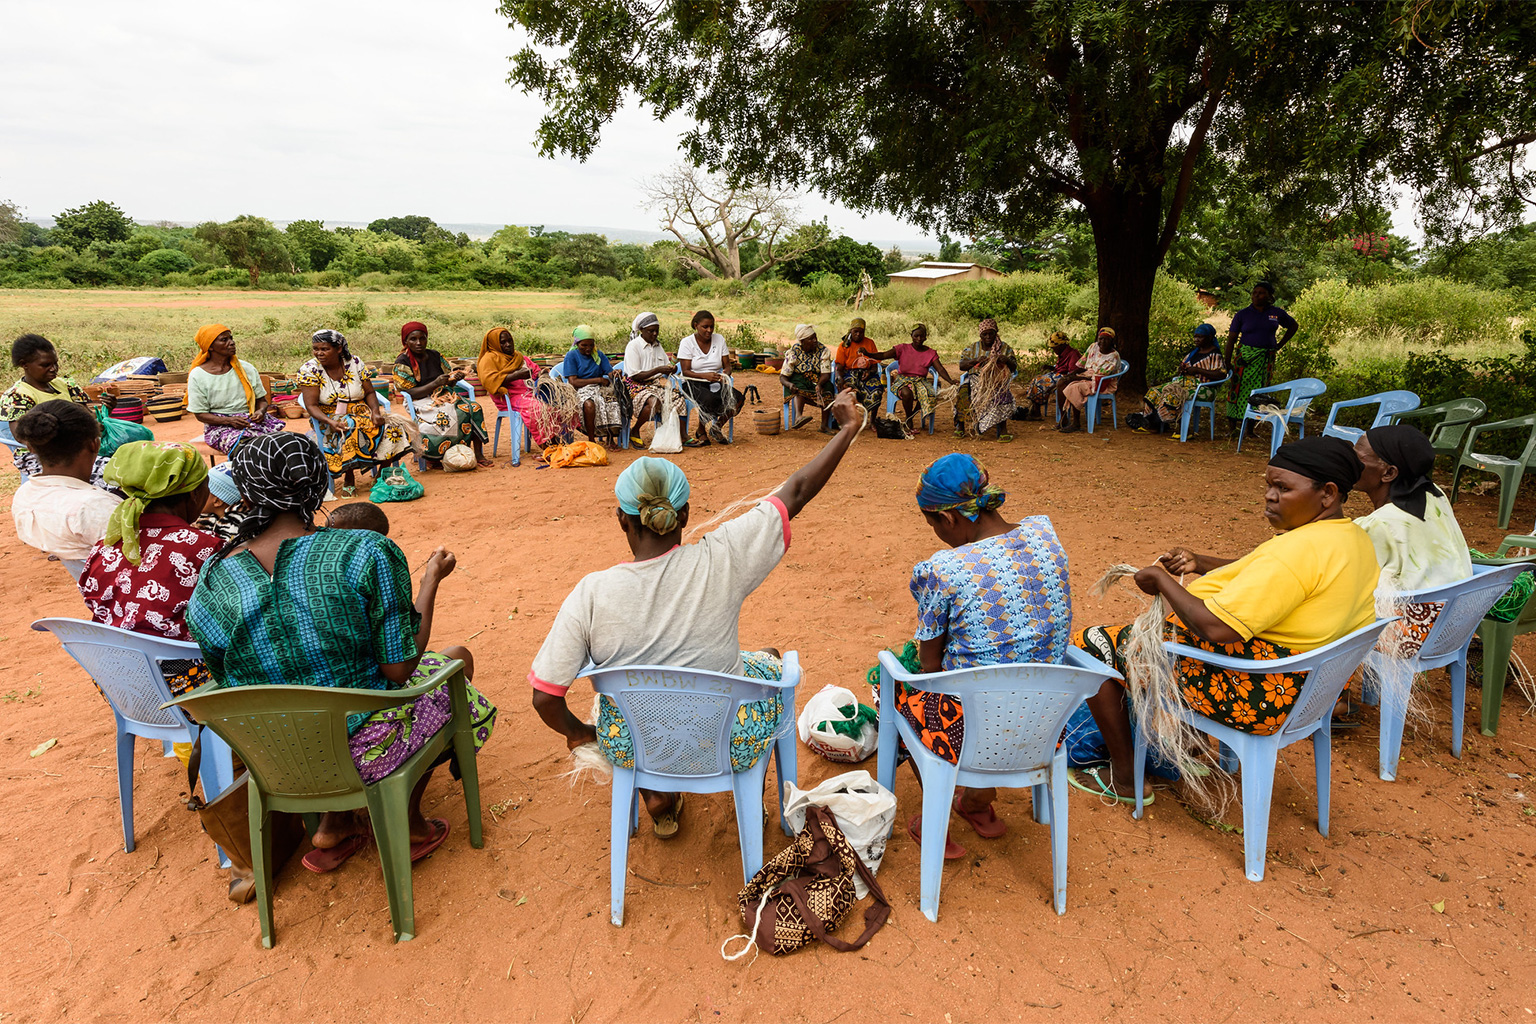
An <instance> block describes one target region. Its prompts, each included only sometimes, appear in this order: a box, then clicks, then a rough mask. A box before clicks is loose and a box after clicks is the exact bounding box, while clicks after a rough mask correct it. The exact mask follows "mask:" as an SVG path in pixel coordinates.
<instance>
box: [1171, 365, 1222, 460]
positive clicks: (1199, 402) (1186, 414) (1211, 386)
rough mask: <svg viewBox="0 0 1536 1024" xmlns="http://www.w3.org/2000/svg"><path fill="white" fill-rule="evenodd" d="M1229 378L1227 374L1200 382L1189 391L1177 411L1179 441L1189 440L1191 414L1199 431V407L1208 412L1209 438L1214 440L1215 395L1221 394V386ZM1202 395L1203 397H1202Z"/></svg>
mask: <svg viewBox="0 0 1536 1024" xmlns="http://www.w3.org/2000/svg"><path fill="white" fill-rule="evenodd" d="M1231 380H1232V376H1231V374H1228V375H1227V376H1225V377H1223V378H1221V379H1220V380H1213V381H1210V382H1208V383H1206V384H1202V385H1200V386H1199V387H1198V388H1195V389H1194V390H1193V391H1191V392H1190V393H1189V397H1188V398H1187V399H1185V400H1184V409H1183V411H1182V412H1180V413H1179V441H1180V442H1181V443H1182V442H1184V441H1188V440H1189V421H1190V417H1191V416H1193V417H1194V421H1195V430H1196V431H1197V432H1198V431H1199V429H1200V410H1201V409H1205V410H1206V411H1208V412H1209V413H1210V426H1211V440H1212V441H1214V440H1216V400H1217V396H1218V395H1220V394H1221V390H1222V388H1224V387H1226V386H1227V384H1228V383H1229V382H1230V381H1231ZM1202 395H1204V396H1205V397H1203V398H1202V397H1201V396H1202Z"/></svg>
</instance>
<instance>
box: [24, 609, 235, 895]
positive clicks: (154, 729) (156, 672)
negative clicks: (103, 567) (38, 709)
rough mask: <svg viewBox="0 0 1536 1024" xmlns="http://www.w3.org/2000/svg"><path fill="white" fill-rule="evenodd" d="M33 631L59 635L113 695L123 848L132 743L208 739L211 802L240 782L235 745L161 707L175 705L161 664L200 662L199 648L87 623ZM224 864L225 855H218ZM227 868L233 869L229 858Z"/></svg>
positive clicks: (64, 622)
mask: <svg viewBox="0 0 1536 1024" xmlns="http://www.w3.org/2000/svg"><path fill="white" fill-rule="evenodd" d="M32 628H33V629H35V630H37V631H38V632H40V633H52V634H53V635H54V636H56V637H58V638H59V643H60V644H62V645H63V647H64V650H65V652H67V653H68V654H69V656H70V657H71V658H74V659H75V661H77V662H79V664H80V667H81V668H83V669H85V671H86V674H87V675H89V676H90V677H91V678H92V679H93V680H95V682H96V685H97V686H98V687H100V688H101V692H102V693H103V694H104V695H105V696H106V698H107V705H108V706H109V707H110V708H111V709H112V717H113V718H114V719H116V721H117V794H118V799H119V802H120V804H121V805H122V813H123V849H124V850H125V851H126V852H128V853H132V852H133V845H134V843H133V740H134V737H135V736H143V737H145V738H147V739H154V740H160V741H161V742H162V743H165V744H170V743H195V742H197V738H198V736H199V734H201V735H202V737H203V756H202V762H201V764H200V770H199V772H198V776H199V778H201V779H202V783H203V793H204V794H205V797H206V799H208V800H212V799H213V798H214V797H216V796H218V795H219V794H220V793H222V792H224V790H225V789H227V788H228V787H229V784H230V783H232V782H234V780H235V771H234V759H233V756H232V755H231V754H230V750H229V745H228V744H226V743H225V742H224V741H223V740H221V739H219V737H218V736H216V735H214V733H213V732H212V731H210V730H206V729H204V728H203V727H202V726H201V725H198V724H197V723H196V722H194V721H193V720H192V719H190V718H188V717H187V714H186V712H184V711H182V710H181V709H180V708H176V707H169V708H167V707H162V705H164V704H166V703H168V702H170V701H172V700H175V699H176V698H175V697H173V696H172V695H171V690H170V687H168V686H166V685H165V676H164V675H162V674H161V672H160V663H161V662H162V661H188V660H199V659H201V658H202V656H203V652H202V651H201V650H199V649H198V646H197V644H194V643H187V642H184V641H180V640H166V639H163V638H161V637H154V636H148V635H146V634H144V633H135V632H133V631H131V630H127V629H118V628H117V627H116V626H103V625H102V624H101V623H99V622H91V621H88V620H84V619H62V618H49V619H38V620H37V621H36V622H34V623H32ZM219 856H220V858H221V859H223V851H222V850H221V851H219ZM222 866H226V867H227V866H228V861H227V859H226V860H224V863H223V865H222Z"/></svg>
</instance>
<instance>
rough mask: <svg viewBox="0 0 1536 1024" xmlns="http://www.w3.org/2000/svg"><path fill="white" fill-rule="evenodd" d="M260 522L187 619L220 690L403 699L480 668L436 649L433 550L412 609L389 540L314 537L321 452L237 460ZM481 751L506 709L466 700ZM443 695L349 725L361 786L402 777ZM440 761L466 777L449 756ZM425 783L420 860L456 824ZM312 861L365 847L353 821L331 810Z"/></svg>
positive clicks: (447, 715) (216, 562)
mask: <svg viewBox="0 0 1536 1024" xmlns="http://www.w3.org/2000/svg"><path fill="white" fill-rule="evenodd" d="M230 461H231V462H232V463H233V465H234V474H235V480H236V481H237V482H238V483H239V485H240V490H241V493H243V494H244V495H246V500H247V501H248V502H249V503H250V504H251V505H252V507H253V508H254V510H255V514H254V515H253V516H252V517H251V518H250V519H249V520H247V521H246V523H245V524H244V525H243V527H242V528H241V531H240V533H239V535H238V536H237V537H236V540H235V542H234V543H233V544H232V545H231V546H229V547H227V548H226V549H225V550H223V551H221V552H220V553H219V554H218V555H216V556H215V557H214V559H213V561H211V562H210V563H209V564H208V566H207V567H206V568H205V569H204V570H203V576H202V580H201V582H200V583H199V584H198V587H197V590H196V591H195V592H194V593H193V595H192V603H191V604H190V605H189V606H188V608H187V624H188V625H189V626H190V627H191V629H192V635H193V636H194V637H196V639H197V643H198V646H200V647H201V648H202V649H203V656H204V658H205V660H206V661H207V665H208V671H209V673H210V675H212V677H213V680H214V682H215V683H217V684H218V685H220V686H260V685H264V684H270V685H282V684H292V683H299V684H303V685H307V686H334V687H352V688H356V689H361V690H393V689H401V688H404V687H408V686H412V685H415V684H418V683H421V682H423V681H425V680H426V678H427V677H428V676H430V675H431V674H432V673H433V672H434V671H435V670H437V669H438V668H440V667H442V665H444V664H445V663H446V662H448V661H449V660H451V659H454V658H459V659H462V660H463V662H464V675H465V678H466V679H467V678H469V677H470V676H472V675H473V673H474V661H473V659H472V658H471V656H470V653H469V651H467V650H465V649H464V648H462V647H446V648H443V650H442V651H441V653H434V652H432V651H430V650H428V647H427V644H428V641H429V639H430V637H431V635H432V611H433V607H434V604H435V602H436V600H437V590H438V585H439V584H440V583H441V582H442V580H443V579H444V577H446V576H447V575H448V574H449V573H451V572H453V568H454V564H455V562H454V557H453V555H452V554H451V553H449V552H448V551H447V550H446V549H444V548H438V549H437V550H436V551H434V552H432V554H431V555H430V556H428V558H427V560H426V565H425V566H424V571H423V573H422V580H421V588H420V590H419V591H418V592H417V594H416V598H415V602H414V604H413V603H412V599H411V570H410V567H409V566H408V565H407V564H406V560H405V553H404V552H402V551H401V550H400V549H399V548H398V547H397V546H396V545H395V544H394V542H393V541H391V540H389V539H388V538H387V537H383V536H381V535H379V534H377V533H372V532H370V531H367V530H327V529H317V528H316V527H315V513H316V512H317V511H319V509H320V503H321V501H322V500H323V499H324V498H325V492H326V486H327V484H328V482H329V481H330V470H329V467H328V466H327V465H326V462H325V457H324V456H323V455H322V454H321V452H320V449H319V448H318V447H316V446H315V443H314V441H312V440H311V439H310V438H309V437H307V436H305V435H303V434H297V433H283V434H272V435H268V436H265V437H260V438H254V439H252V440H251V441H249V442H246V443H245V444H242V445H241V446H240V447H239V448H238V449H236V451H235V454H234V457H233V458H232V459H231V460H230ZM469 697H470V713H471V715H472V716H473V717H474V724H475V746H476V748H477V749H478V748H479V747H480V746H481V745H482V744H484V743H485V741H486V740H487V739H488V738H489V737H490V734H491V728H492V726H493V724H494V720H495V714H496V709H495V708H494V707H493V706H491V704H490V703H489V702H488V701H486V699H485V698H484V697H482V696H480V694H479V693H478V692H476V691H475V690H474V688H473V687H471V688H470V690H469ZM452 715H453V709H452V704H451V702H450V700H449V695H448V691H447V690H446V689H445V688H441V687H439V688H438V689H436V690H433V691H432V692H431V693H428V694H426V695H425V696H422V697H419V698H417V699H416V701H415V702H413V703H411V704H408V705H406V706H404V707H400V708H394V709H391V710H388V711H379V712H374V713H372V714H355V715H349V716H348V720H347V732H348V734H349V735H350V737H351V739H350V743H349V746H350V748H351V754H352V761H353V763H354V764H355V765H356V766H357V771H358V774H359V775H361V776H362V780H363V782H364V783H367V784H370V785H371V784H373V783H375V782H378V781H379V780H380V779H382V778H384V777H385V776H386V775H388V774H389V773H390V772H392V771H394V770H395V769H397V768H399V767H400V765H401V764H403V763H404V762H405V761H406V759H407V758H409V757H410V756H411V755H412V754H414V753H415V752H416V751H417V750H419V749H421V747H422V745H423V744H425V743H426V741H427V740H428V739H430V738H431V737H432V736H433V735H434V734H436V733H437V732H438V730H440V729H442V728H443V727H444V726H445V725H447V723H448V722H449V721H450V720H451V718H452ZM443 760H446V761H450V768H451V769H452V770H453V771H454V773H455V774H457V764H456V763H451V762H452V755H451V754H447V753H445V754H444V757H443ZM430 777H431V774H430V773H428V774H427V775H424V776H423V777H422V779H421V782H420V783H419V784H418V785H417V786H416V788H415V790H414V792H412V794H411V800H410V832H411V859H412V860H413V861H414V860H420V859H421V858H422V857H425V856H426V855H427V854H429V853H431V852H432V851H433V850H435V849H437V847H439V846H441V845H442V843H443V840H444V839H446V838H447V836H448V823H447V822H446V821H442V820H432V821H428V820H427V819H426V818H424V817H422V814H421V796H422V793H423V791H425V789H426V785H427V780H428V779H429V778H430ZM311 841H312V842H313V844H314V846H315V849H314V850H312V851H311V852H310V853H308V854H306V855H305V857H304V865H305V867H307V868H309V869H310V870H311V871H330V870H332V869H334V868H336V867H338V866H340V864H341V863H342V862H343V861H345V860H346V859H347V858H348V857H350V856H351V855H352V854H354V853H356V852H357V851H358V850H359V849H360V848H361V847H362V846H363V845H364V843H365V841H366V835H365V833H364V831H363V829H362V827H361V826H360V825H359V823H358V822H357V820H356V817H355V815H354V813H353V812H351V811H344V812H328V813H327V814H326V815H325V816H324V817H323V818H322V819H321V821H320V825H319V828H318V829H317V830H316V832H315V834H314V835H313V836H312V837H311Z"/></svg>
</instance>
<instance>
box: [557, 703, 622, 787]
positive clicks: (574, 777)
mask: <svg viewBox="0 0 1536 1024" xmlns="http://www.w3.org/2000/svg"><path fill="white" fill-rule="evenodd" d="M601 706H602V697H601V696H598V695H595V694H594V695H593V697H592V713H591V714H590V715H588V716H587V724H588V725H596V724H597V713H598V710H599V709H600V708H601ZM588 776H591V777H592V779H593V780H594V781H596V782H607V781H610V780H612V779H613V762H612V761H609V760H608V755H606V754H604V753H603V748H602V747H600V746H598V745H597V741H596V740H593V741H592V742H591V743H583V744H582V745H581V746H579V747H576V748H575V749H574V750H572V751H571V770H570V771H568V772H563V773H562V774H561V778H564V779H569V780H570V784H571V785H572V786H575V785H576V783H578V782H583V781H585V780H586V779H587V777H588Z"/></svg>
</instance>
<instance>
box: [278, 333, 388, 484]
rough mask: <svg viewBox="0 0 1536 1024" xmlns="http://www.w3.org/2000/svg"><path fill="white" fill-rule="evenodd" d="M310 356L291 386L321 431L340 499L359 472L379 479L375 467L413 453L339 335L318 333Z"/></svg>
mask: <svg viewBox="0 0 1536 1024" xmlns="http://www.w3.org/2000/svg"><path fill="white" fill-rule="evenodd" d="M309 350H310V352H311V353H312V355H311V358H309V359H306V360H305V361H304V364H303V365H302V366H300V367H299V371H298V372H297V373H295V374H294V375H293V383H294V384H295V385H297V387H298V389H299V394H300V395H302V396H303V398H304V406H305V408H306V409H308V410H309V415H310V417H311V418H312V419H314V420H315V421H316V422H318V423H319V424H320V426H321V428H322V429H321V431H320V450H321V451H322V452H324V453H325V463H326V465H327V466H328V467H329V468H330V471H331V475H332V476H341V477H342V478H343V479H342V485H343V486H344V487H345V490H344V491H343V492H342V493H344V494H347V495H350V494H351V493H352V490H353V488H354V487H355V486H356V483H357V481H356V479H355V474H356V472H357V470H359V469H363V470H368V471H371V472H373V473H374V475H375V476H377V475H378V467H379V466H383V465H388V464H389V463H391V462H393V461H395V460H396V459H398V458H399V457H400V456H402V455H404V454H405V453H406V452H408V451H410V450H411V441H410V438H408V437H406V434H405V430H404V428H402V427H401V426H400V425H399V424H398V423H391V422H389V421H388V419H387V417H386V416H385V413H384V410H383V409H382V408H380V406H379V395H378V392H376V391H375V390H374V389H373V385H372V384H370V383H369V381H368V372H367V369H366V368H365V367H364V366H363V361H362V360H361V359H359V358H358V357H357V356H354V355H353V354H352V352H351V350H350V349H348V348H347V339H346V338H345V337H344V336H343V335H342V333H341V332H340V331H330V330H321V331H316V332H315V333H314V334H312V335H310V338H309Z"/></svg>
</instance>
